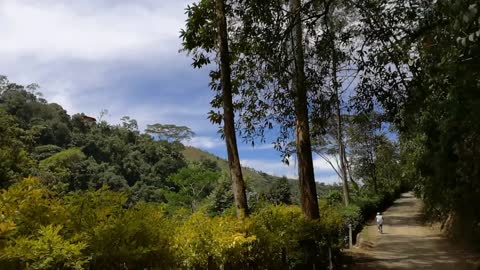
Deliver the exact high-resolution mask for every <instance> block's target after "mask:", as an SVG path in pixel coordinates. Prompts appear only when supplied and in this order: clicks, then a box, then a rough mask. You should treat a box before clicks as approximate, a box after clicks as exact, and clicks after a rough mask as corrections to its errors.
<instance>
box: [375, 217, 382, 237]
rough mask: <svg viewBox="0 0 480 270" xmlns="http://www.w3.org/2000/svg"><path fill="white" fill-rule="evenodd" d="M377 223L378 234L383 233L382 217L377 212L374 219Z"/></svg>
mask: <svg viewBox="0 0 480 270" xmlns="http://www.w3.org/2000/svg"><path fill="white" fill-rule="evenodd" d="M375 220H376V221H377V227H378V232H379V233H383V216H382V213H380V212H378V213H377V216H376V217H375Z"/></svg>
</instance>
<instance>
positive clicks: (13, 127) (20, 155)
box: [0, 107, 34, 187]
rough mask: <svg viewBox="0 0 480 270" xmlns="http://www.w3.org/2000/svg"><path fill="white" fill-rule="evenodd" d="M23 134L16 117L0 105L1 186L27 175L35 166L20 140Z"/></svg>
mask: <svg viewBox="0 0 480 270" xmlns="http://www.w3.org/2000/svg"><path fill="white" fill-rule="evenodd" d="M22 134H23V130H21V129H20V128H18V126H17V124H16V122H15V121H14V118H13V117H12V116H10V115H8V114H7V113H6V112H5V111H4V110H3V109H2V108H1V107H0V187H5V186H7V185H8V184H11V183H13V182H15V181H16V180H19V179H20V178H21V177H22V176H26V175H27V174H28V173H29V172H30V168H31V167H33V166H34V164H33V160H32V159H31V158H30V156H29V154H28V153H27V149H26V147H25V144H24V143H23V142H22V141H21V140H20V138H21V136H22Z"/></svg>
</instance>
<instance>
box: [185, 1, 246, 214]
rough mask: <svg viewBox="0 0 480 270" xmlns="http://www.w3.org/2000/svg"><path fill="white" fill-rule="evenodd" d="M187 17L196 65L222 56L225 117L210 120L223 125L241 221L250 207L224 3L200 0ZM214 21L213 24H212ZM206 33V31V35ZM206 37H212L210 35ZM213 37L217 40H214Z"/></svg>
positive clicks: (187, 38) (188, 40)
mask: <svg viewBox="0 0 480 270" xmlns="http://www.w3.org/2000/svg"><path fill="white" fill-rule="evenodd" d="M213 4H214V6H213ZM209 9H210V10H214V11H215V12H213V13H211V12H209V11H208V10H209ZM187 14H188V19H187V25H186V29H185V30H182V34H181V37H182V39H183V46H184V49H185V50H187V51H189V52H193V54H194V55H193V58H194V63H193V65H194V66H196V67H201V66H203V65H206V64H209V63H210V58H209V57H208V56H207V55H206V54H208V53H210V52H211V51H216V52H217V54H218V57H219V59H218V66H219V70H220V71H219V72H215V73H216V74H218V75H217V76H218V78H219V80H220V85H219V87H218V89H219V90H220V92H221V94H220V100H219V103H220V104H221V106H222V108H223V114H221V116H220V117H211V118H210V119H211V120H212V121H213V122H214V123H218V124H220V123H222V122H223V137H224V138H225V142H226V146H227V154H228V166H229V170H230V177H231V178H232V187H233V194H234V198H235V207H236V210H237V217H238V218H240V219H242V218H243V217H244V216H246V215H248V205H247V196H246V191H245V182H244V180H243V175H242V168H241V165H240V158H239V154H238V147H237V138H236V133H235V113H234V109H235V108H234V104H233V93H232V92H233V89H232V78H231V66H230V65H231V55H230V50H229V41H228V34H229V32H228V31H229V29H228V25H227V15H226V7H225V1H224V0H215V1H213V2H212V1H207V0H204V1H200V3H199V4H194V5H192V6H189V7H188V8H187ZM212 21H213V22H214V25H211V22H212ZM213 29H214V30H213ZM204 30H207V32H205V31H204ZM206 34H212V35H211V36H208V35H206ZM214 36H215V37H217V38H216V39H212V37H214ZM197 38H198V39H197ZM201 50H204V51H205V53H203V52H199V51H201Z"/></svg>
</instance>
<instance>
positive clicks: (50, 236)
mask: <svg viewBox="0 0 480 270" xmlns="http://www.w3.org/2000/svg"><path fill="white" fill-rule="evenodd" d="M60 230H62V226H54V225H48V226H42V227H41V228H40V229H39V231H38V235H35V236H33V237H32V236H29V237H19V238H16V239H14V240H13V241H12V242H13V243H9V245H8V246H7V247H6V248H5V249H4V250H3V253H4V254H3V258H4V259H6V260H12V261H19V262H20V264H21V265H23V266H26V267H27V268H28V269H38V270H55V269H84V267H83V266H84V265H85V264H87V263H88V261H89V260H90V258H88V257H86V256H85V255H84V254H83V253H82V251H83V250H84V249H85V248H86V247H87V245H86V244H85V243H83V242H72V241H70V240H65V239H64V238H63V236H62V235H61V234H60Z"/></svg>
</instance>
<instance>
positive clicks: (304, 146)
mask: <svg viewBox="0 0 480 270" xmlns="http://www.w3.org/2000/svg"><path fill="white" fill-rule="evenodd" d="M300 8H301V0H290V11H291V12H292V15H293V16H292V17H293V31H292V51H293V53H294V58H295V61H294V62H295V63H294V67H293V68H294V72H293V74H294V76H293V83H292V86H293V87H292V88H293V91H294V95H295V117H296V119H295V131H296V132H295V133H296V150H297V158H298V178H299V179H298V180H299V185H300V202H301V205H302V211H303V214H304V215H305V217H306V218H308V219H317V218H320V214H319V210H318V201H317V189H316V186H315V174H314V170H313V159H312V146H311V142H310V127H309V123H308V107H307V105H308V103H307V88H306V85H305V80H306V79H305V59H304V51H303V46H304V44H303V31H302V22H301V12H300Z"/></svg>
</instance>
